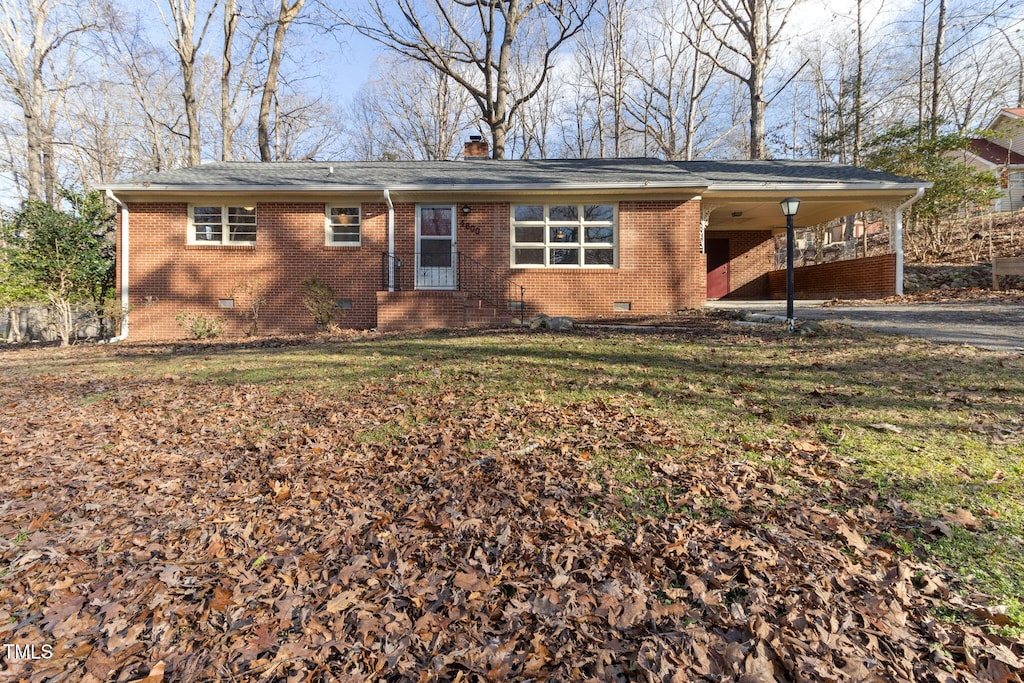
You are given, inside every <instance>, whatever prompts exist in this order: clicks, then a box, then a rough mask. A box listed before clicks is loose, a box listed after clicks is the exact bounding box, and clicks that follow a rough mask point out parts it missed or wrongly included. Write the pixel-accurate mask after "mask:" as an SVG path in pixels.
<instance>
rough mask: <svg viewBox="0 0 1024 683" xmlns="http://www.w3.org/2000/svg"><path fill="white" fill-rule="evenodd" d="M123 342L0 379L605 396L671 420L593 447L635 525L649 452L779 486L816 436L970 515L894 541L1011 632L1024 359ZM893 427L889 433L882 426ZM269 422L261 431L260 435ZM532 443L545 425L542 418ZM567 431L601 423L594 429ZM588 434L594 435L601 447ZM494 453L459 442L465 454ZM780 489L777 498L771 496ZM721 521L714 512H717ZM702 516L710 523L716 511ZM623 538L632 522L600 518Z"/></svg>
mask: <svg viewBox="0 0 1024 683" xmlns="http://www.w3.org/2000/svg"><path fill="white" fill-rule="evenodd" d="M193 348H194V350H192V351H186V352H182V351H180V350H176V348H175V347H173V346H157V347H155V348H150V347H146V346H130V345H128V346H123V347H118V348H114V349H110V348H107V349H80V350H76V349H71V350H61V351H56V350H46V349H42V350H34V351H31V352H30V351H26V352H23V353H7V354H5V355H4V356H0V364H2V366H3V367H4V369H5V372H6V374H7V375H8V377H9V380H8V381H16V380H15V379H14V378H17V377H18V376H28V375H44V374H46V375H53V376H54V377H60V376H61V375H62V374H64V375H66V376H67V377H69V378H71V379H70V380H69V381H74V380H75V379H76V378H96V377H100V378H103V379H104V382H105V385H104V387H103V389H104V390H103V391H102V392H96V391H90V392H86V393H83V395H82V398H81V399H79V400H80V401H81V402H83V403H92V402H99V401H101V400H103V401H110V402H116V401H117V400H118V388H117V384H116V383H111V382H110V381H109V380H110V379H111V378H121V379H122V381H131V382H150V383H153V384H154V385H162V384H166V385H175V384H180V383H191V384H198V385H202V384H204V383H214V384H218V385H225V386H237V387H239V388H240V390H244V388H245V387H247V386H251V385H258V386H261V387H265V388H266V389H268V390H270V391H274V392H279V393H280V394H281V395H282V396H283V395H286V394H287V393H288V392H290V391H293V390H294V389H295V388H298V387H301V388H302V390H304V391H314V392H319V393H321V394H322V395H323V397H324V398H323V405H324V410H327V411H329V410H340V411H343V410H344V408H345V405H346V403H347V402H349V401H373V400H385V399H386V400H388V401H390V402H393V403H396V404H399V405H400V404H402V401H403V399H405V398H411V397H424V396H429V397H431V400H432V401H438V402H442V403H443V404H444V406H445V410H446V411H447V414H449V415H450V416H451V418H452V419H453V420H455V421H456V422H457V418H458V416H459V415H460V414H461V413H462V411H465V410H469V409H474V410H479V409H480V406H481V405H482V406H489V408H488V409H491V410H496V411H500V410H502V409H503V408H502V406H506V407H507V406H509V405H525V404H528V403H530V404H532V403H536V402H540V403H543V404H544V405H547V406H551V407H552V408H553V409H557V408H558V407H559V406H567V405H570V404H579V403H583V402H595V401H597V402H606V403H613V404H615V405H617V406H622V407H624V408H625V409H626V410H627V411H628V412H632V413H634V414H638V415H653V416H656V417H657V418H658V419H659V420H662V421H665V422H667V423H669V424H671V425H673V426H674V427H675V429H676V430H677V432H678V434H679V435H680V440H681V445H680V448H678V449H672V448H666V447H661V446H653V447H650V448H647V447H643V448H641V447H638V448H637V449H636V450H634V451H632V452H628V453H623V452H619V451H601V450H600V449H598V450H597V452H595V453H593V454H591V457H592V463H593V465H594V467H596V468H599V469H600V471H601V472H603V474H602V482H603V484H604V485H605V486H608V487H610V488H612V489H613V490H614V491H615V492H616V494H617V495H619V496H620V497H621V499H622V500H623V502H624V504H625V505H626V506H627V507H628V508H629V509H630V510H632V511H633V513H634V514H635V515H641V516H642V515H647V516H655V517H656V516H658V515H663V514H666V513H667V512H668V506H669V503H668V502H667V501H670V500H671V498H672V491H671V490H670V489H666V488H665V487H663V486H661V485H659V484H657V483H656V482H652V481H650V472H651V468H650V467H649V465H648V462H647V461H648V460H649V459H651V458H671V457H680V456H679V455H678V453H681V452H683V451H685V452H686V453H688V454H690V456H692V457H701V456H703V455H710V454H716V455H725V456H727V457H729V458H735V459H749V460H754V461H757V462H759V463H765V462H767V463H768V464H770V465H771V467H772V468H773V470H775V471H776V472H777V474H778V483H779V485H781V486H782V487H783V488H784V489H785V487H786V486H787V479H786V476H787V474H786V473H787V471H788V469H789V467H790V465H791V462H792V461H793V460H795V459H799V458H800V457H801V456H800V455H799V454H798V449H797V451H794V455H792V456H790V457H788V458H787V457H779V456H778V452H779V449H780V448H782V450H783V451H784V452H788V451H787V449H788V448H789V446H788V444H798V443H800V442H801V441H808V440H811V441H814V442H816V443H820V444H823V445H824V447H826V448H828V449H830V451H831V452H832V453H833V454H834V455H836V456H839V457H841V458H844V459H846V460H847V461H848V462H849V465H848V466H847V467H846V468H845V470H844V471H843V474H842V476H844V477H846V478H848V479H850V480H856V479H860V478H868V479H869V480H871V481H872V482H874V484H875V486H876V487H877V490H878V492H879V496H880V498H879V500H880V502H879V505H885V504H886V501H887V500H888V498H889V497H890V496H893V497H895V498H898V499H899V500H901V501H903V503H902V504H904V505H906V506H909V507H910V508H912V509H914V510H916V511H917V513H919V514H920V515H921V517H923V518H930V517H940V516H941V515H942V513H943V512H951V511H954V510H956V509H958V508H965V509H967V510H969V511H970V512H971V513H973V514H974V515H975V517H976V518H977V519H978V520H980V522H981V528H980V530H977V531H974V532H970V531H966V530H963V529H960V528H955V529H954V532H953V536H952V538H933V537H930V536H927V535H923V534H922V535H919V536H918V537H917V538H914V539H910V540H907V539H903V538H894V539H892V545H893V547H894V549H896V550H898V551H899V552H902V553H905V554H909V553H911V552H913V553H915V554H917V555H919V556H922V557H924V558H926V559H930V560H935V561H941V562H943V563H946V564H947V565H948V566H949V567H951V568H952V569H953V570H955V571H956V572H958V573H959V574H961V575H962V576H966V577H971V580H972V582H973V584H974V585H975V586H976V587H977V588H978V589H980V590H982V591H984V592H987V593H990V594H992V595H994V596H996V598H997V599H999V600H1002V601H1003V602H1004V603H1005V604H1006V605H1007V606H1008V608H1009V614H1010V615H1011V617H1013V618H1014V619H1015V620H1016V621H1017V623H1018V624H1024V610H1022V608H1021V605H1022V602H1024V548H1022V543H1024V423H1022V417H1021V416H1022V415H1024V359H1022V358H1021V356H1020V355H1019V354H1000V353H995V352H984V351H979V350H975V349H970V348H960V347H954V346H937V345H929V344H927V343H925V342H918V341H901V340H894V339H892V338H887V337H881V336H875V335H870V334H866V333H860V332H857V333H854V332H849V333H846V334H832V335H827V336H824V337H817V338H806V339H805V338H789V337H785V336H774V335H769V336H766V337H764V338H762V337H760V336H756V335H750V336H745V335H739V334H736V333H718V334H713V335H711V336H709V337H708V338H705V339H698V340H684V339H678V338H673V337H671V336H643V335H631V334H601V335H587V334H583V333H579V334H567V335H551V334H530V333H525V332H519V333H514V332H486V333H477V334H463V333H432V334H423V335H416V336H408V335H407V336H392V337H387V336H382V337H379V338H372V337H365V338H357V339H355V340H351V341H346V342H341V343H330V344H307V345H296V346H281V347H278V348H231V347H229V348H218V347H216V346H213V347H199V346H197V347H193ZM423 419H425V418H424V417H423V416H422V415H418V414H416V413H415V412H412V411H411V412H408V413H403V414H401V415H397V414H396V417H395V419H394V421H392V422H388V423H385V424H366V425H361V426H359V427H358V429H357V430H356V432H355V434H354V438H355V441H356V442H357V443H358V442H363V443H373V444H384V445H389V446H390V445H401V444H402V442H403V437H404V435H405V433H406V427H407V426H408V425H415V424H419V423H420V421H422V420H423ZM879 425H892V426H893V427H895V428H896V430H898V431H893V430H891V429H888V428H884V427H879ZM263 428H264V429H266V430H268V431H272V430H273V425H265V426H264V427H263ZM531 428H532V430H533V432H532V433H534V434H535V436H536V438H538V439H543V438H552V437H553V436H555V435H556V431H557V430H555V429H553V428H552V427H551V426H550V425H549V424H547V423H545V422H544V421H543V419H541V417H538V421H537V422H536V424H533V425H531ZM580 429H591V430H598V431H599V430H600V429H601V425H581V426H580ZM599 440H600V439H598V441H599ZM497 446H498V444H497V442H496V441H495V440H494V438H492V437H491V436H489V435H487V434H475V435H469V436H468V438H467V439H466V440H465V442H464V443H463V447H464V448H465V449H466V451H467V453H468V454H469V455H473V454H474V453H486V452H488V451H490V450H492V449H494V448H496V447H497ZM780 495H786V494H785V493H781V494H780ZM719 512H721V511H719ZM702 514H706V515H710V516H711V517H712V518H714V515H715V514H716V511H715V510H714V509H710V510H705V511H704V512H703V513H702ZM605 521H606V522H607V523H608V524H610V525H614V526H617V527H618V528H617V529H616V531H617V532H621V533H622V534H623V535H628V534H629V533H630V523H629V520H628V519H625V520H623V519H614V520H605Z"/></svg>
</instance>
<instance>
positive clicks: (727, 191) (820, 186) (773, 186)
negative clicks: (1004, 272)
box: [707, 181, 932, 196]
mask: <svg viewBox="0 0 1024 683" xmlns="http://www.w3.org/2000/svg"><path fill="white" fill-rule="evenodd" d="M908 184H910V183H891V182H877V183H872V182H863V181H862V182H850V183H843V182H821V183H759V182H758V183H732V182H725V183H722V182H717V183H711V184H710V185H709V186H708V189H707V194H710V195H714V196H717V195H718V194H723V195H732V194H737V193H741V192H743V193H746V192H793V193H797V192H802V193H807V192H834V191H835V190H843V191H846V190H861V191H864V192H880V191H887V190H906V189H907V185H908ZM910 186H911V187H913V186H914V185H913V184H910ZM931 186H932V184H931V183H923V184H921V185H919V186H918V187H931Z"/></svg>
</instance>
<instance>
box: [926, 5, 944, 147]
mask: <svg viewBox="0 0 1024 683" xmlns="http://www.w3.org/2000/svg"><path fill="white" fill-rule="evenodd" d="M945 36H946V0H939V25H938V26H937V27H936V28H935V53H934V55H933V56H932V108H931V129H930V131H929V132H930V133H931V136H932V137H933V138H934V137H936V136H937V135H938V134H939V89H940V86H941V78H942V42H943V40H944V39H945Z"/></svg>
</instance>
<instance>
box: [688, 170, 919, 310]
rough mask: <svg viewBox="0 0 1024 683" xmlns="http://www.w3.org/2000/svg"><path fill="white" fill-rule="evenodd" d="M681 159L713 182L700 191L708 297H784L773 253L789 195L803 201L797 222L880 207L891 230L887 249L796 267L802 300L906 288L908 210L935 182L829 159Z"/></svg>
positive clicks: (821, 221) (899, 291) (888, 292)
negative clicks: (783, 202) (783, 203)
mask: <svg viewBox="0 0 1024 683" xmlns="http://www.w3.org/2000/svg"><path fill="white" fill-rule="evenodd" d="M679 163H680V164H681V165H683V166H684V168H685V169H686V170H688V171H690V172H692V173H695V174H697V175H700V176H702V177H703V178H706V179H707V180H708V181H709V185H708V188H707V190H706V191H705V192H704V193H703V195H702V197H701V228H702V231H703V236H704V244H705V253H706V255H707V274H708V299H774V298H780V295H781V296H784V287H785V280H784V273H781V274H780V273H779V271H778V269H777V268H776V264H775V262H774V255H775V237H776V236H778V235H780V234H785V218H784V217H783V215H782V211H781V209H780V206H779V202H780V201H781V200H782V199H784V198H786V197H797V198H799V199H800V211H799V213H798V215H797V216H796V221H795V222H796V225H797V227H810V226H815V225H822V224H826V223H829V222H831V221H834V220H836V219H839V218H843V217H845V216H849V215H852V214H858V213H863V212H868V211H875V212H878V215H880V217H881V219H882V220H883V221H884V223H885V226H886V228H887V232H888V249H887V253H885V254H882V255H879V256H870V257H867V258H857V259H852V260H845V261H839V262H836V263H822V264H817V265H813V266H805V267H803V268H799V269H797V273H796V282H797V286H796V290H797V291H796V296H797V298H800V299H829V298H833V297H836V296H841V297H845V298H851V297H858V298H860V297H868V298H869V297H878V296H888V295H892V294H902V293H903V243H902V242H903V213H904V211H906V210H907V208H909V207H910V206H911V205H912V204H913V203H914V202H915V201H917V200H918V199H920V197H921V196H922V194H923V193H924V191H925V190H926V189H927V188H929V187H931V183H928V182H925V181H921V180H917V179H914V178H906V177H902V176H895V175H890V174H886V173H880V172H878V171H870V170H866V169H862V168H855V167H852V166H837V165H835V164H832V163H829V162H823V161H793V160H786V161H784V162H780V161H690V162H679ZM780 286H781V287H782V292H781V293H780V291H779V290H780Z"/></svg>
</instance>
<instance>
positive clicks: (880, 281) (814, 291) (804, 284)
mask: <svg viewBox="0 0 1024 683" xmlns="http://www.w3.org/2000/svg"><path fill="white" fill-rule="evenodd" d="M768 279H769V289H770V296H771V298H772V299H785V298H786V271H785V270H776V271H772V272H771V273H769V274H768ZM895 293H896V254H883V255H881V256H871V257H869V258H860V259H853V260H851V261H839V262H837V263H822V264H818V265H814V266H802V267H800V268H795V269H794V270H793V296H794V298H797V299H832V298H837V297H841V298H844V299H881V298H883V297H887V296H892V295H894V294H895Z"/></svg>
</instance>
